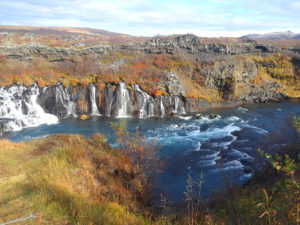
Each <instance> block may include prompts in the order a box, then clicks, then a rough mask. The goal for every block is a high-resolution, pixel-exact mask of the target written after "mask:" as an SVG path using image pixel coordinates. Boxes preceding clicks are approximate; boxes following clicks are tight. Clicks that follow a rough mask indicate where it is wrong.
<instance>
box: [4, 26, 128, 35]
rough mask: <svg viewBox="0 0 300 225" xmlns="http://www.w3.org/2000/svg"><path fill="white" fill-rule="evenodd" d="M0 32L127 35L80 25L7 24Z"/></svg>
mask: <svg viewBox="0 0 300 225" xmlns="http://www.w3.org/2000/svg"><path fill="white" fill-rule="evenodd" d="M0 32H16V33H34V34H43V35H49V34H58V35H61V34H87V35H100V36H107V37H116V36H129V35H126V34H121V33H115V32H110V31H106V30H101V29H92V28H82V27H43V26H40V27H39V26H9V25H2V26H1V25H0Z"/></svg>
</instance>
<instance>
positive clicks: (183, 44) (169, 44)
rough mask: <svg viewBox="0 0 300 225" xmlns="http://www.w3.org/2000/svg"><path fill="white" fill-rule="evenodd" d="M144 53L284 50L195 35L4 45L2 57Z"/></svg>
mask: <svg viewBox="0 0 300 225" xmlns="http://www.w3.org/2000/svg"><path fill="white" fill-rule="evenodd" d="M124 51H126V52H128V51H129V52H133V53H134V52H144V53H147V54H161V53H166V54H175V53H176V52H183V53H185V54H190V55H203V54H214V55H240V54H266V53H278V52H280V51H281V50H280V49H279V48H277V47H275V46H272V45H266V44H258V43H257V42H256V41H248V40H245V41H243V42H242V43H235V44H220V43H213V42H211V43H203V42H201V39H200V38H199V37H197V36H195V35H192V34H186V35H180V36H177V37H175V38H173V39H171V38H154V39H152V40H150V41H145V42H128V43H124V44H120V45H103V44H102V45H99V46H93V47H87V48H84V49H76V48H59V47H57V48H51V47H49V46H47V45H44V44H39V43H34V44H33V43H31V44H23V45H9V46H0V54H1V55H6V56H8V57H11V58H15V59H19V60H28V59H31V58H32V57H43V58H45V59H46V60H48V61H50V62H56V61H63V60H64V59H66V58H71V59H72V58H73V59H76V58H78V57H85V56H99V55H103V54H105V53H109V52H124Z"/></svg>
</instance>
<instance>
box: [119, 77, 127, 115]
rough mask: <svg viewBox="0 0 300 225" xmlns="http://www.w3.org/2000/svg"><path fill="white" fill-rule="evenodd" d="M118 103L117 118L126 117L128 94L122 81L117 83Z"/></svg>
mask: <svg viewBox="0 0 300 225" xmlns="http://www.w3.org/2000/svg"><path fill="white" fill-rule="evenodd" d="M118 88H119V96H118V97H119V103H120V109H119V111H118V114H117V116H118V117H127V116H128V115H127V105H128V102H129V93H128V90H127V89H126V84H125V83H124V82H123V81H120V82H119V86H118Z"/></svg>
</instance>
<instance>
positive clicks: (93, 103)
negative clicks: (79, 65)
mask: <svg viewBox="0 0 300 225" xmlns="http://www.w3.org/2000/svg"><path fill="white" fill-rule="evenodd" d="M89 90H90V107H91V115H92V116H94V115H95V116H100V115H101V114H100V112H99V109H98V106H97V103H96V102H97V101H96V99H97V98H96V86H95V85H94V84H89Z"/></svg>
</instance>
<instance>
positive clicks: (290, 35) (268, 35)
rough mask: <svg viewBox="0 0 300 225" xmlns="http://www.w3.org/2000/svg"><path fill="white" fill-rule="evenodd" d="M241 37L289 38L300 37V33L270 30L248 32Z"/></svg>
mask: <svg viewBox="0 0 300 225" xmlns="http://www.w3.org/2000/svg"><path fill="white" fill-rule="evenodd" d="M241 38H250V39H267V40H290V39H300V34H295V33H293V32H291V31H286V32H272V33H266V34H248V35H244V36H242V37H241Z"/></svg>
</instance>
